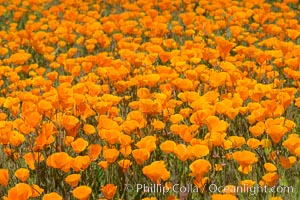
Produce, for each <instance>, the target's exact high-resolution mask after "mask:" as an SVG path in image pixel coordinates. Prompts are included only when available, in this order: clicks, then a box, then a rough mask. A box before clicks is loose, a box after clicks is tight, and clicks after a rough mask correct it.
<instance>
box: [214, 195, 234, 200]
mask: <svg viewBox="0 0 300 200" xmlns="http://www.w3.org/2000/svg"><path fill="white" fill-rule="evenodd" d="M211 199H212V200H223V199H226V200H238V198H237V197H236V196H235V195H234V194H213V195H211Z"/></svg>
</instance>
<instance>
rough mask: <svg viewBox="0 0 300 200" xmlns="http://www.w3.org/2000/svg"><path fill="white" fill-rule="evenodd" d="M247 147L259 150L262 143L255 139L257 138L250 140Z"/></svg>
mask: <svg viewBox="0 0 300 200" xmlns="http://www.w3.org/2000/svg"><path fill="white" fill-rule="evenodd" d="M247 145H248V146H249V147H250V148H251V149H257V148H258V147H259V146H260V141H259V140H257V139H255V138H249V139H248V140H247Z"/></svg>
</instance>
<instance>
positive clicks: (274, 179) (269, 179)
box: [262, 172, 279, 187]
mask: <svg viewBox="0 0 300 200" xmlns="http://www.w3.org/2000/svg"><path fill="white" fill-rule="evenodd" d="M278 180H279V175H278V174H277V172H270V173H267V174H266V175H264V176H263V177H262V181H263V183H264V184H266V185H267V186H269V187H273V186H274V185H276V184H277V183H278Z"/></svg>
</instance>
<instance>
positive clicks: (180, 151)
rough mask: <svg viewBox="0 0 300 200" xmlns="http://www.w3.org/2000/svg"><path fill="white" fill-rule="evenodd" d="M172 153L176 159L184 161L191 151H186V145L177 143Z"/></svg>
mask: <svg viewBox="0 0 300 200" xmlns="http://www.w3.org/2000/svg"><path fill="white" fill-rule="evenodd" d="M173 152H174V154H175V155H176V156H177V158H178V159H180V160H181V161H186V160H187V159H188V158H189V157H190V154H191V153H192V152H188V150H187V147H186V145H185V144H177V145H176V147H174V150H173Z"/></svg>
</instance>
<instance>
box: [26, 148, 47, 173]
mask: <svg viewBox="0 0 300 200" xmlns="http://www.w3.org/2000/svg"><path fill="white" fill-rule="evenodd" d="M23 158H24V160H25V162H26V164H27V165H28V167H29V169H31V170H34V169H35V165H34V163H35V162H42V161H44V159H45V158H44V156H43V155H42V154H41V153H38V152H35V153H33V154H32V153H26V154H25V155H24V156H23Z"/></svg>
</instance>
